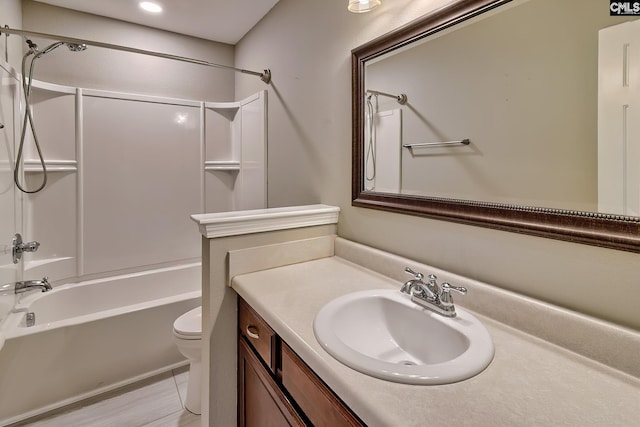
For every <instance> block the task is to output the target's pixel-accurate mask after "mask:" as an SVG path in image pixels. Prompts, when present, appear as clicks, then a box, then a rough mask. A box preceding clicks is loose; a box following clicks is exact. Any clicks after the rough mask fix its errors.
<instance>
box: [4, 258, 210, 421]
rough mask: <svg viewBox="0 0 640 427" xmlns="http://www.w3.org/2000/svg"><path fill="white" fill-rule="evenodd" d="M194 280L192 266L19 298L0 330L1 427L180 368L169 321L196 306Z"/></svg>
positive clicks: (197, 277)
mask: <svg viewBox="0 0 640 427" xmlns="http://www.w3.org/2000/svg"><path fill="white" fill-rule="evenodd" d="M200 283H201V274H200V263H194V264H187V265H181V266H176V267H170V268H161V269H155V270H149V271H145V272H141V273H134V274H126V275H121V276H113V277H108V278H104V279H99V280H90V281H84V282H79V283H69V284H65V285H61V286H56V287H55V288H54V289H53V290H52V291H49V292H34V293H30V294H28V295H26V296H25V297H24V298H21V299H20V300H18V302H17V303H16V304H15V306H14V309H13V311H12V312H11V313H9V314H8V315H7V317H6V318H5V319H4V321H3V323H2V330H1V331H0V335H2V336H4V339H5V342H4V347H3V348H2V349H1V350H0V426H3V425H6V424H10V423H12V422H15V421H19V420H22V419H24V418H28V417H31V416H33V415H37V414H40V413H43V412H47V411H49V410H52V409H55V408H58V407H61V406H64V405H68V404H70V403H73V402H76V401H79V400H82V399H85V398H88V397H91V396H94V395H96V394H100V393H103V392H105V391H109V390H111V389H114V388H117V387H121V386H123V385H126V384H129V383H132V382H135V381H139V380H141V379H143V378H146V377H149V376H153V375H156V374H158V373H161V372H163V371H167V370H169V369H172V368H175V367H178V366H181V365H184V364H186V360H185V359H184V358H183V357H182V356H181V355H180V353H179V352H178V350H177V349H176V348H175V345H174V343H173V337H172V327H173V321H174V320H175V319H176V318H177V317H178V316H179V315H180V314H182V313H184V312H186V311H188V310H190V309H191V308H194V307H197V306H198V305H200V296H201V286H200ZM29 313H33V315H31V314H29ZM32 317H35V323H34V324H33V326H27V324H28V323H31V322H28V319H30V318H32Z"/></svg>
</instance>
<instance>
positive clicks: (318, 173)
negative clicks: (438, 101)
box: [236, 0, 640, 329]
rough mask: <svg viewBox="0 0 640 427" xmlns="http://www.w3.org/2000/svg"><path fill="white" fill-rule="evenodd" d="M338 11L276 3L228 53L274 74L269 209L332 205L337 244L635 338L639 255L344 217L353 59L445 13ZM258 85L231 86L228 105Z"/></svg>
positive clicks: (639, 324)
mask: <svg viewBox="0 0 640 427" xmlns="http://www.w3.org/2000/svg"><path fill="white" fill-rule="evenodd" d="M590 1H597V0H590ZM346 3H347V2H346V0H345V1H326V2H313V1H310V0H305V1H300V0H280V2H279V3H278V5H276V7H275V8H274V9H273V10H272V11H271V12H270V13H269V14H268V15H267V16H266V17H265V19H263V20H262V21H261V22H260V23H259V24H258V25H257V26H256V27H255V28H254V29H253V30H252V31H251V32H250V33H249V34H248V35H247V36H245V37H244V38H243V40H241V42H240V43H239V44H238V45H237V47H236V66H239V67H243V68H258V69H260V68H266V67H269V68H271V70H272V72H273V84H272V85H271V86H269V88H268V90H269V92H270V93H269V204H270V206H272V207H275V206H285V205H296V204H303V203H317V202H322V203H327V204H333V205H338V206H340V207H341V208H342V211H341V215H340V223H339V234H340V235H341V236H343V237H345V238H348V239H352V240H355V241H358V242H362V243H365V244H368V245H371V246H374V247H376V248H380V249H383V250H387V251H390V252H393V253H397V254H400V255H403V256H406V257H408V258H412V259H416V260H418V261H421V262H425V263H429V264H432V265H436V266H438V267H440V268H444V269H447V270H451V271H452V272H455V273H459V274H463V275H466V276H469V277H472V278H474V279H478V280H481V281H486V282H489V283H491V284H494V285H497V286H500V287H503V288H506V289H511V290H514V291H517V292H520V293H523V294H526V295H531V296H534V297H537V298H540V299H542V300H546V301H550V302H552V303H555V304H559V305H562V306H565V307H569V308H573V309H576V310H579V311H581V312H584V313H588V314H593V315H596V316H598V317H601V318H604V319H607V320H612V321H615V322H617V323H620V324H623V325H628V326H631V327H633V328H635V329H640V310H638V301H640V274H639V273H638V272H639V271H640V256H639V255H637V254H632V253H626V252H621V251H614V250H608V249H601V248H596V247H591V246H586V245H578V244H572V243H568V242H561V241H555V240H551V239H542V238H537V237H529V236H524V235H519V234H515V233H507V232H502V231H494V230H490V229H486V228H480V227H471V226H465V225H459V224H454V223H449V222H444V221H435V220H430V219H423V218H417V217H412V216H407V215H398V214H392V213H386V212H381V211H374V210H370V209H362V208H354V207H351V185H350V183H351V95H350V94H351V69H350V51H351V49H353V48H354V47H357V46H359V45H361V44H362V43H364V42H366V41H368V40H370V39H372V38H374V37H377V36H379V35H381V34H383V33H385V32H387V31H390V30H392V29H393V28H395V27H397V26H399V25H401V24H404V23H406V22H408V21H410V20H412V19H415V18H417V17H418V16H420V15H421V14H423V13H426V12H428V11H429V10H432V9H434V8H436V7H439V6H442V5H443V4H444V3H445V2H444V1H420V2H416V1H411V0H395V1H386V2H384V3H383V6H382V7H381V8H380V9H378V10H376V11H374V12H372V13H368V14H361V15H356V14H351V13H349V12H347V10H346ZM603 13H607V12H606V10H605V11H604V12H603ZM568 19H571V17H569V18H568ZM256 80H257V79H252V78H250V77H247V76H238V77H237V78H236V96H238V97H243V96H247V95H248V94H250V93H252V92H255V91H256V90H258V89H259V88H261V87H262V84H261V82H259V81H256ZM466 298H473V295H468V296H467V297H466ZM462 304H464V302H462Z"/></svg>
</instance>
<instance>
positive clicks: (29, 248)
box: [11, 233, 40, 264]
mask: <svg viewBox="0 0 640 427" xmlns="http://www.w3.org/2000/svg"><path fill="white" fill-rule="evenodd" d="M11 247H12V252H13V263H14V264H17V263H18V261H20V259H21V258H22V254H23V253H24V252H35V251H37V250H38V248H39V247H40V243H39V242H36V241H35V240H34V241H32V242H27V243H23V242H22V236H21V235H20V233H16V235H15V236H13V240H12V242H11Z"/></svg>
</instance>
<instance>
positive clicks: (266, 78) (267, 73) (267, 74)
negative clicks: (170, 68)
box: [0, 25, 271, 84]
mask: <svg viewBox="0 0 640 427" xmlns="http://www.w3.org/2000/svg"><path fill="white" fill-rule="evenodd" d="M3 32H4V33H6V34H7V35H10V34H18V35H21V36H29V37H39V38H45V39H50V40H59V41H61V42H63V43H75V44H85V45H87V46H95V47H102V48H106V49H114V50H120V51H123V52H130V53H139V54H141V55H148V56H155V57H158V58H165V59H173V60H174V61H181V62H188V63H191V64H198V65H204V66H207V67H214V68H224V69H227V70H233V71H237V72H240V73H243V74H251V75H252V76H259V77H260V80H262V81H263V82H265V83H267V84H269V83H270V82H271V70H269V69H266V70H264V71H263V72H262V73H260V72H258V71H251V70H245V69H242V68H235V67H231V66H229V65H220V64H215V63H213V62H208V61H203V60H201V59H193V58H187V57H184V56H178V55H171V54H168V53H160V52H154V51H152V50H144V49H138V48H135V47H128V46H121V45H117V44H111V43H103V42H96V41H92V40H85V39H77V38H73V37H66V36H57V35H54V34H46V33H38V32H34V31H26V30H17V29H13V28H9V26H7V25H5V26H4V28H0V34H2V33H3Z"/></svg>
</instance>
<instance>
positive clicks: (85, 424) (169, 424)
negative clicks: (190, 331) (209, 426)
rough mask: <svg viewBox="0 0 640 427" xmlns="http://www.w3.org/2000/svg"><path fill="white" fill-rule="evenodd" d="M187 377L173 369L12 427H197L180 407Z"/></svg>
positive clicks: (197, 420) (196, 418)
mask: <svg viewBox="0 0 640 427" xmlns="http://www.w3.org/2000/svg"><path fill="white" fill-rule="evenodd" d="M188 377H189V372H188V367H184V368H179V369H175V370H173V371H170V372H166V373H164V374H160V375H158V376H155V377H153V378H149V379H147V380H144V381H140V382H138V383H135V384H132V385H129V386H126V387H123V388H121V389H118V390H114V391H111V392H108V393H105V394H103V395H100V396H96V397H94V398H91V399H89V400H86V401H83V402H81V403H78V404H74V405H72V406H71V407H68V408H64V409H62V410H58V411H55V412H54V413H52V414H49V415H47V416H46V417H39V418H37V419H35V420H32V421H30V422H22V423H18V424H14V425H12V427H18V426H21V427H22V426H29V427H199V426H200V416H198V415H194V414H192V413H191V412H189V411H187V410H186V409H184V404H183V402H184V399H185V397H186V392H187V380H188Z"/></svg>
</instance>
